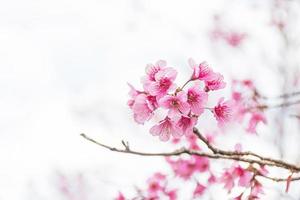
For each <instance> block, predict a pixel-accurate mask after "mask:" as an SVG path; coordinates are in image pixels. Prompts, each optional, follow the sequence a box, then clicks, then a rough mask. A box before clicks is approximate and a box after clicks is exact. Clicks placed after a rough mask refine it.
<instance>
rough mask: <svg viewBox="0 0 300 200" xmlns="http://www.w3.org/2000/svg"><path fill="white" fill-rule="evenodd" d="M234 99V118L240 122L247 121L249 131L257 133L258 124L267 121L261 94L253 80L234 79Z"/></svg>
mask: <svg viewBox="0 0 300 200" xmlns="http://www.w3.org/2000/svg"><path fill="white" fill-rule="evenodd" d="M232 100H233V102H234V106H233V107H234V111H235V112H234V114H233V116H234V120H235V121H237V122H239V123H241V122H242V121H246V122H247V125H246V126H247V127H246V131H247V132H248V133H257V131H256V128H257V125H258V124H260V123H264V124H266V123H267V119H266V116H265V114H264V112H263V111H264V107H262V106H261V105H262V103H261V102H260V95H259V93H258V91H257V89H256V87H255V86H254V84H253V82H252V81H251V80H241V81H239V80H233V81H232ZM245 119H246V120H245Z"/></svg>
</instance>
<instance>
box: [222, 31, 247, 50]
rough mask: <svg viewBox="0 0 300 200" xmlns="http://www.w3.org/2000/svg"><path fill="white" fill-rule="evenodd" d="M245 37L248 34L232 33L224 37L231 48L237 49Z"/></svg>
mask: <svg viewBox="0 0 300 200" xmlns="http://www.w3.org/2000/svg"><path fill="white" fill-rule="evenodd" d="M245 37H246V34H244V33H237V32H230V33H227V34H226V35H225V36H224V39H225V40H226V42H227V43H228V44H229V45H230V46H232V47H237V46H239V45H240V44H241V43H242V41H243V40H244V39H245Z"/></svg>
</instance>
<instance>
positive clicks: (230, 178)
mask: <svg viewBox="0 0 300 200" xmlns="http://www.w3.org/2000/svg"><path fill="white" fill-rule="evenodd" d="M234 180H235V177H234V175H233V173H232V170H227V171H225V172H224V173H223V174H222V176H221V179H220V181H221V182H222V183H224V188H225V189H227V190H228V192H230V191H231V189H232V188H233V186H234Z"/></svg>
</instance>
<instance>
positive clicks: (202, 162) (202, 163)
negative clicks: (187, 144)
mask: <svg viewBox="0 0 300 200" xmlns="http://www.w3.org/2000/svg"><path fill="white" fill-rule="evenodd" d="M194 158H195V166H196V170H197V171H199V172H206V171H208V170H209V159H208V158H206V157H201V156H194Z"/></svg>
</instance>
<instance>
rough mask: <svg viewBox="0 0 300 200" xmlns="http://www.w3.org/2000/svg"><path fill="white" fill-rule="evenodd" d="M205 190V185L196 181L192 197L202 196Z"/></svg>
mask: <svg viewBox="0 0 300 200" xmlns="http://www.w3.org/2000/svg"><path fill="white" fill-rule="evenodd" d="M205 190H206V187H205V186H204V185H202V184H201V183H197V186H196V188H195V190H194V193H193V194H194V197H199V196H202V195H203V194H204V192H205Z"/></svg>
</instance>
